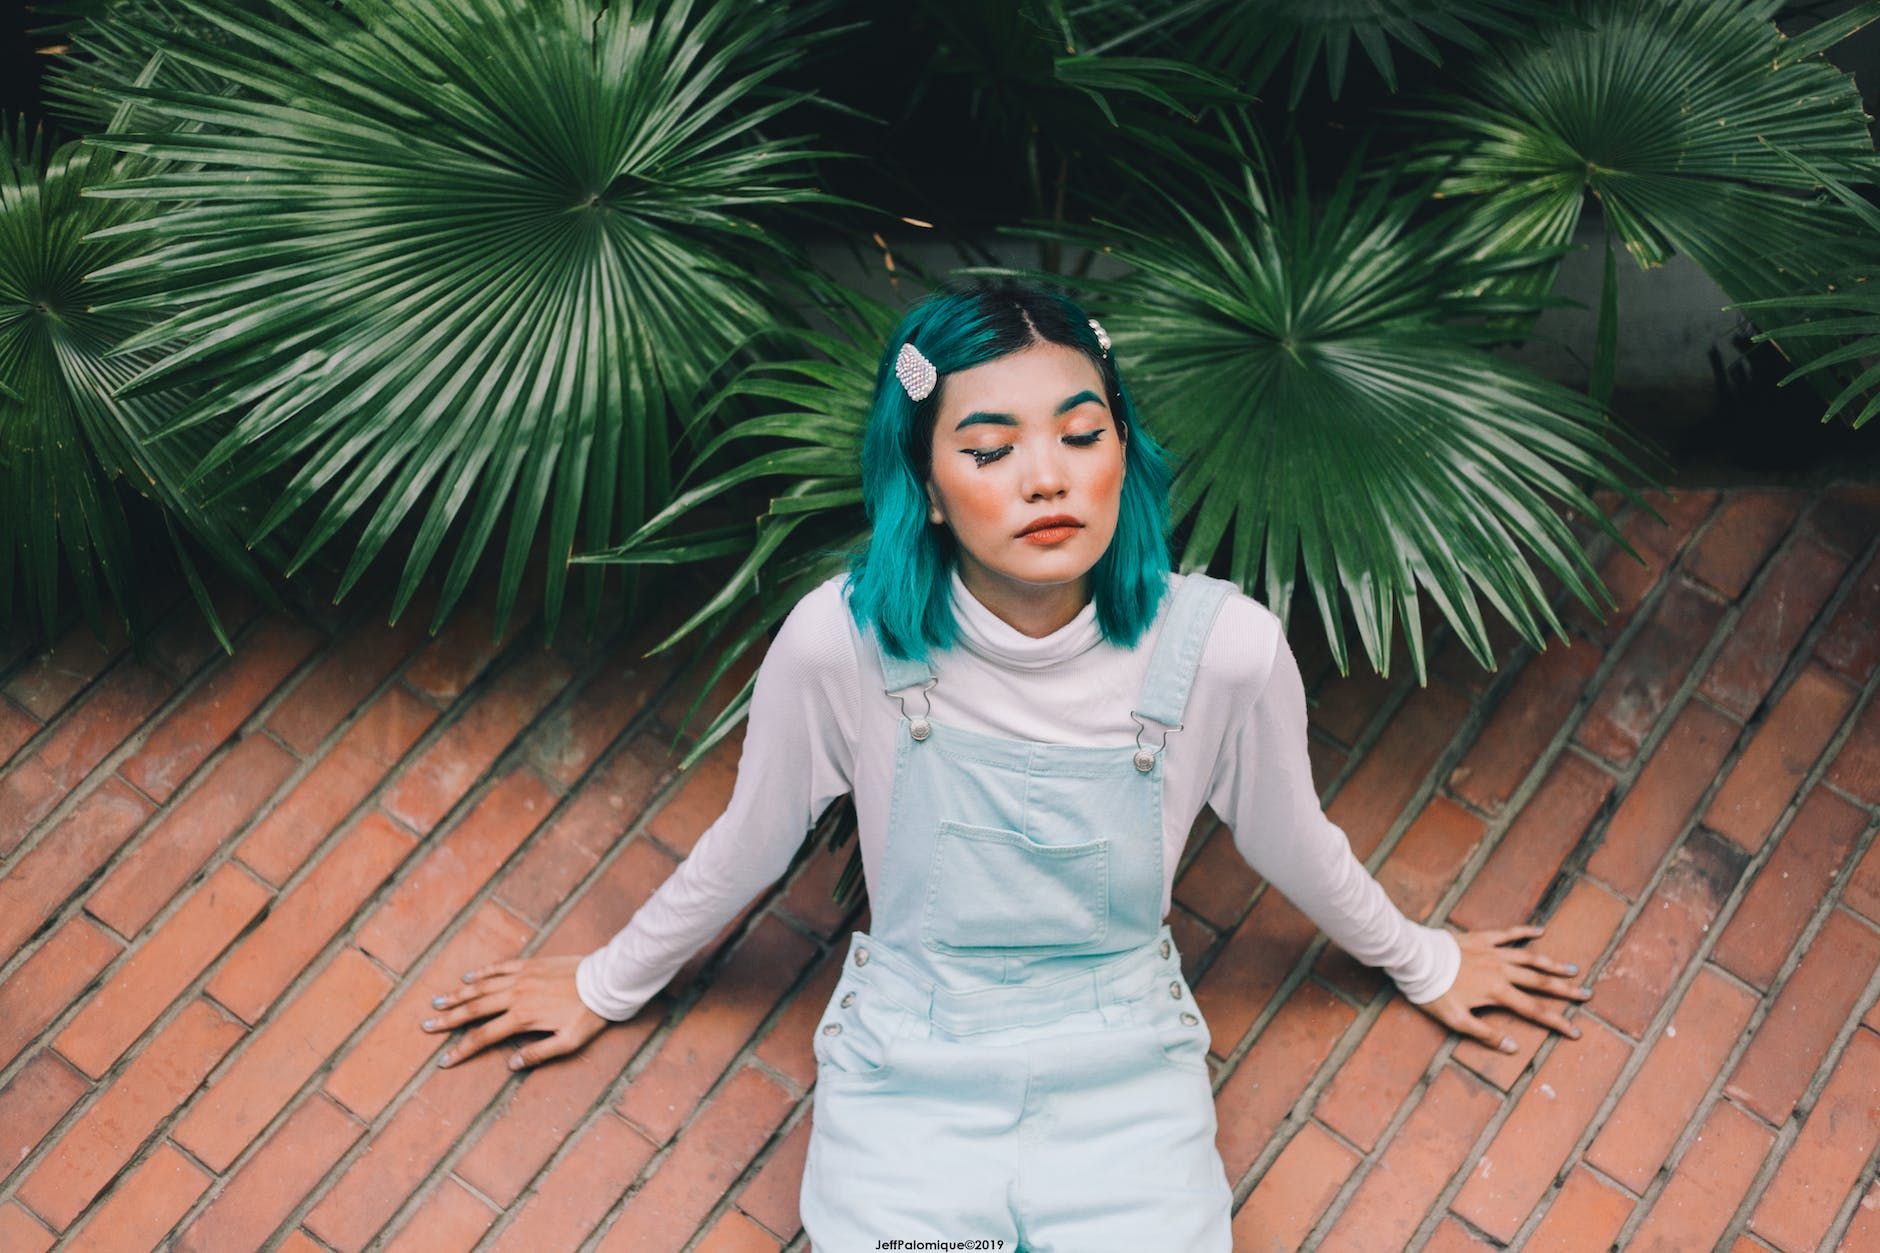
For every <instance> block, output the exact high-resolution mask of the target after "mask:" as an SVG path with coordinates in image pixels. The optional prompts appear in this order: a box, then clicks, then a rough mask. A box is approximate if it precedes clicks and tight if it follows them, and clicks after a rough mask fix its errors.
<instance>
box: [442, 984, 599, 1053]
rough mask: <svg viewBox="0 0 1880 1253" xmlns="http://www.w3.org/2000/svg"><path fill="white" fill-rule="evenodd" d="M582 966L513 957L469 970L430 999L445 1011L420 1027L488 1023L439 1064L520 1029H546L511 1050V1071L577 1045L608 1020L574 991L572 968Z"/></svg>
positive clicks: (569, 1050) (478, 1028)
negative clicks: (451, 987) (537, 1037)
mask: <svg viewBox="0 0 1880 1253" xmlns="http://www.w3.org/2000/svg"><path fill="white" fill-rule="evenodd" d="M580 964H581V959H580V958H579V957H512V958H509V959H508V960H506V961H499V962H496V963H494V964H493V965H489V966H483V967H481V968H479V969H476V970H471V971H467V972H466V973H465V974H464V977H463V980H464V985H463V986H462V987H460V988H456V989H454V990H452V991H450V992H446V993H443V994H441V995H439V996H436V997H434V998H432V1001H431V1004H432V1005H433V1006H434V1007H435V1008H437V1009H440V1010H443V1011H445V1012H443V1013H440V1014H438V1015H436V1016H435V1017H432V1018H427V1019H425V1020H424V1023H423V1027H424V1030H426V1031H449V1030H451V1029H452V1028H453V1027H456V1026H459V1025H461V1024H463V1023H466V1022H471V1021H474V1020H475V1019H478V1018H488V1019H489V1021H488V1022H486V1023H483V1024H482V1025H481V1026H479V1027H476V1028H474V1029H473V1030H471V1031H470V1032H468V1033H467V1034H466V1035H465V1036H464V1038H463V1039H461V1040H459V1041H458V1042H457V1045H456V1047H454V1048H452V1049H450V1050H449V1051H447V1052H446V1053H444V1054H443V1056H441V1057H439V1058H438V1059H437V1064H438V1065H440V1066H454V1065H456V1064H457V1063H458V1062H460V1061H463V1060H464V1059H465V1058H468V1057H474V1056H475V1055H476V1054H478V1053H481V1052H482V1051H483V1050H484V1049H486V1048H488V1047H489V1046H490V1045H492V1044H495V1043H497V1042H498V1041H500V1040H506V1039H508V1038H509V1037H510V1036H512V1035H516V1034H518V1033H520V1032H524V1031H546V1032H548V1033H549V1036H548V1038H547V1039H546V1040H536V1041H534V1042H533V1043H530V1044H525V1045H523V1046H522V1047H521V1048H518V1049H517V1050H516V1051H515V1052H514V1053H513V1054H511V1055H510V1058H509V1068H510V1069H511V1070H522V1069H524V1068H525V1067H529V1066H533V1065H535V1064H537V1063H538V1062H545V1061H547V1060H548V1059H549V1058H551V1057H560V1056H562V1055H563V1054H566V1053H572V1052H574V1051H575V1050H577V1049H579V1048H580V1047H581V1046H582V1045H584V1044H586V1043H587V1042H588V1041H589V1040H591V1039H593V1038H594V1037H595V1036H597V1035H599V1034H600V1033H601V1031H602V1030H603V1029H605V1028H606V1027H607V1026H608V1024H609V1022H610V1020H609V1019H606V1018H602V1017H601V1016H600V1015H599V1014H597V1013H595V1012H594V1011H593V1010H591V1009H589V1008H588V1007H587V1004H586V1002H584V1001H583V1000H582V999H581V996H580V993H578V992H577V991H576V990H575V982H574V972H575V967H577V966H579V965H580ZM492 1015H494V1016H493V1017H492Z"/></svg>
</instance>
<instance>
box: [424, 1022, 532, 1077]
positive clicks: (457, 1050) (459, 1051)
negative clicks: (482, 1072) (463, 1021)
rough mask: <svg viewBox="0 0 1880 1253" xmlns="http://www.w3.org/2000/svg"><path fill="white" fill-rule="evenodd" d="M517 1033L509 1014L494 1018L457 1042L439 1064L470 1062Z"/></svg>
mask: <svg viewBox="0 0 1880 1253" xmlns="http://www.w3.org/2000/svg"><path fill="white" fill-rule="evenodd" d="M515 1033H516V1025H515V1024H514V1023H513V1022H511V1021H510V1018H509V1015H508V1014H504V1015H502V1016H501V1017H499V1018H492V1019H490V1020H489V1021H488V1022H486V1023H484V1024H483V1025H482V1026H480V1027H478V1028H476V1029H475V1030H473V1031H470V1032H467V1033H466V1034H465V1035H464V1038H463V1039H461V1040H459V1041H457V1043H456V1044H454V1045H453V1046H451V1048H450V1049H449V1050H448V1051H447V1052H445V1053H444V1054H443V1055H442V1056H441V1057H439V1058H438V1059H437V1064H438V1065H440V1066H455V1065H456V1064H457V1063H459V1062H463V1061H468V1060H469V1059H470V1058H472V1057H475V1056H476V1055H477V1054H478V1053H481V1052H482V1051H483V1050H484V1049H486V1048H488V1047H489V1046H490V1045H492V1044H495V1043H496V1042H497V1041H498V1040H506V1039H508V1038H509V1037H510V1036H512V1035H514V1034H515Z"/></svg>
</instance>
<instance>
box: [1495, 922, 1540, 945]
mask: <svg viewBox="0 0 1880 1253" xmlns="http://www.w3.org/2000/svg"><path fill="white" fill-rule="evenodd" d="M1546 929H1547V927H1546V925H1545V924H1543V923H1538V922H1524V923H1522V924H1521V925H1520V926H1518V927H1502V928H1501V929H1500V930H1498V931H1494V932H1491V933H1490V934H1492V935H1493V936H1494V937H1495V943H1497V944H1513V943H1514V942H1515V941H1517V940H1531V939H1533V938H1534V937H1535V936H1537V935H1539V934H1540V933H1541V932H1543V931H1545V930H1546Z"/></svg>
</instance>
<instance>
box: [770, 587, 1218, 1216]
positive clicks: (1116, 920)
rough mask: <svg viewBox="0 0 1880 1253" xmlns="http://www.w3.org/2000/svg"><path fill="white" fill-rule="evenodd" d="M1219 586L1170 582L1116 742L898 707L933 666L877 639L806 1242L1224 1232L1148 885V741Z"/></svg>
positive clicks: (1156, 806)
mask: <svg viewBox="0 0 1880 1253" xmlns="http://www.w3.org/2000/svg"><path fill="white" fill-rule="evenodd" d="M1232 586H1233V585H1232V584H1230V583H1227V582H1225V581H1222V580H1219V579H1214V578H1210V577H1208V576H1206V575H1201V574H1190V575H1188V576H1187V577H1186V578H1185V579H1183V580H1182V581H1181V582H1180V583H1179V584H1178V585H1177V587H1176V589H1175V592H1174V594H1173V596H1172V597H1171V598H1169V602H1168V603H1167V605H1166V606H1165V609H1164V612H1165V614H1166V617H1165V618H1164V620H1163V626H1162V629H1161V631H1160V633H1159V635H1158V636H1157V639H1156V644H1155V651H1154V653H1153V654H1152V656H1151V658H1150V663H1149V667H1148V672H1147V674H1146V675H1145V677H1144V680H1143V687H1142V692H1141V695H1140V697H1139V699H1138V701H1137V703H1136V708H1135V709H1134V710H1133V711H1132V713H1133V714H1134V715H1136V722H1137V725H1138V727H1143V728H1144V730H1145V731H1146V732H1147V737H1146V742H1145V735H1144V734H1143V732H1142V731H1139V732H1138V735H1137V746H1136V747H1134V748H1131V747H1117V748H1112V747H1098V746H1090V745H1074V744H1043V743H1036V742H1033V741H1029V740H1013V739H1004V738H1001V737H998V736H991V735H984V734H980V733H977V732H971V731H967V730H964V729H962V728H957V727H950V726H946V725H944V724H942V723H938V722H935V721H933V719H932V718H931V717H928V716H926V715H925V714H923V713H914V714H912V715H910V714H909V713H908V704H909V700H908V697H910V696H918V695H922V694H923V693H925V692H927V691H930V690H931V689H932V687H933V685H934V684H935V683H937V682H938V679H937V678H936V677H935V676H934V672H933V670H932V669H931V668H930V667H927V666H922V665H920V664H918V663H913V662H904V661H899V660H896V659H895V658H892V657H889V656H887V655H886V654H885V653H882V652H880V651H879V649H877V650H876V651H877V655H878V656H879V657H880V658H881V662H882V668H883V671H884V673H883V675H882V678H883V681H884V684H885V690H886V691H888V692H889V693H891V694H893V693H904V694H903V695H901V696H898V697H897V699H899V700H900V701H901V708H902V715H903V716H902V721H901V726H900V731H899V737H900V738H899V743H898V745H897V747H896V750H895V768H894V795H893V798H892V800H891V801H890V804H889V810H888V835H887V840H886V844H885V852H884V854H883V856H884V859H885V864H884V866H883V867H882V873H881V874H880V875H879V877H878V883H877V885H876V891H877V892H878V893H879V899H877V900H874V901H873V902H872V904H871V911H872V916H871V923H872V925H873V926H874V927H875V930H874V931H873V932H872V933H871V932H867V931H860V930H857V931H854V932H852V933H851V935H850V937H849V946H848V952H847V953H846V955H845V960H844V962H843V970H842V977H841V979H840V980H839V981H838V982H837V984H836V987H835V990H834V991H833V993H832V994H831V995H830V999H829V1004H828V1007H827V1008H826V1009H825V1011H824V1013H823V1016H822V1019H821V1021H820V1023H819V1024H818V1028H817V1031H816V1035H815V1042H814V1050H815V1054H816V1062H817V1067H816V1088H815V1094H814V1104H813V1109H812V1115H813V1119H814V1125H813V1128H812V1132H811V1136H810V1143H809V1151H808V1159H807V1161H806V1163H805V1166H804V1174H803V1188H802V1196H801V1213H802V1218H803V1225H804V1229H805V1231H806V1232H807V1233H808V1235H809V1238H810V1241H811V1243H812V1245H813V1247H814V1248H815V1249H816V1250H818V1253H874V1251H875V1250H876V1249H878V1248H880V1247H882V1242H883V1241H893V1240H904V1241H915V1240H929V1241H960V1240H965V1241H986V1243H983V1244H980V1243H973V1244H965V1245H959V1246H957V1247H961V1248H971V1249H986V1250H994V1251H998V1250H1004V1251H1005V1253H1011V1251H1012V1250H1026V1251H1027V1253H1104V1251H1105V1250H1118V1251H1121V1250H1129V1253H1141V1251H1143V1250H1154V1251H1158V1253H1159V1251H1162V1250H1175V1251H1179V1253H1217V1251H1218V1253H1227V1250H1229V1249H1230V1247H1231V1241H1230V1237H1229V1221H1230V1215H1231V1209H1232V1196H1231V1193H1230V1191H1229V1189H1228V1185H1227V1177H1226V1172H1225V1170H1224V1169H1223V1168H1222V1164H1221V1158H1220V1154H1219V1151H1218V1150H1217V1149H1216V1148H1215V1144H1214V1136H1215V1125H1216V1124H1215V1114H1214V1092H1213V1085H1212V1083H1211V1081H1210V1076H1209V1072H1208V1064H1207V1052H1208V1044H1209V1037H1208V1026H1207V1023H1206V1022H1205V1021H1204V1020H1203V1018H1202V1015H1201V1012H1200V1010H1199V1009H1197V1008H1196V1006H1195V1002H1194V997H1193V994H1192V991H1191V989H1190V988H1189V986H1188V983H1187V980H1186V979H1185V978H1184V977H1183V975H1182V969H1181V955H1180V953H1179V952H1178V951H1177V950H1176V947H1175V943H1174V940H1173V938H1172V937H1171V935H1170V931H1169V928H1168V927H1167V926H1166V925H1165V924H1164V923H1163V922H1162V919H1161V906H1162V890H1163V870H1162V773H1163V771H1162V754H1163V751H1164V750H1165V746H1166V743H1167V739H1168V736H1169V735H1171V734H1173V733H1174V732H1176V731H1178V730H1180V724H1181V718H1182V710H1183V708H1184V706H1185V705H1186V704H1187V700H1188V691H1189V688H1190V686H1191V685H1192V684H1193V681H1194V676H1195V669H1196V665H1197V663H1198V662H1199V660H1200V658H1201V653H1202V650H1203V648H1204V647H1205V646H1206V643H1207V638H1208V632H1209V631H1210V629H1211V628H1212V626H1213V622H1214V619H1215V616H1216V614H1217V611H1218V610H1219V608H1220V606H1221V602H1222V600H1223V598H1224V597H1225V596H1226V595H1227V594H1228V592H1229V591H1230V590H1231V588H1232ZM917 685H919V686H917ZM910 688H913V689H915V690H914V691H911V692H909V691H906V689H910ZM929 708H931V705H930V704H929ZM1145 718H1147V719H1149V720H1151V721H1153V722H1156V723H1160V724H1162V726H1161V727H1159V728H1147V727H1144V723H1143V719H1145ZM1195 747H1196V748H1197V749H1202V748H1204V747H1205V746H1202V745H1196V746H1195ZM889 1247H892V1246H889Z"/></svg>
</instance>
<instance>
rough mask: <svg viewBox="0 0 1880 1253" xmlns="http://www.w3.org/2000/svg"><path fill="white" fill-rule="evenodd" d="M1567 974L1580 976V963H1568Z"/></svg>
mask: <svg viewBox="0 0 1880 1253" xmlns="http://www.w3.org/2000/svg"><path fill="white" fill-rule="evenodd" d="M1567 973H1568V974H1570V975H1577V974H1579V973H1580V963H1578V962H1568V963H1567Z"/></svg>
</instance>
